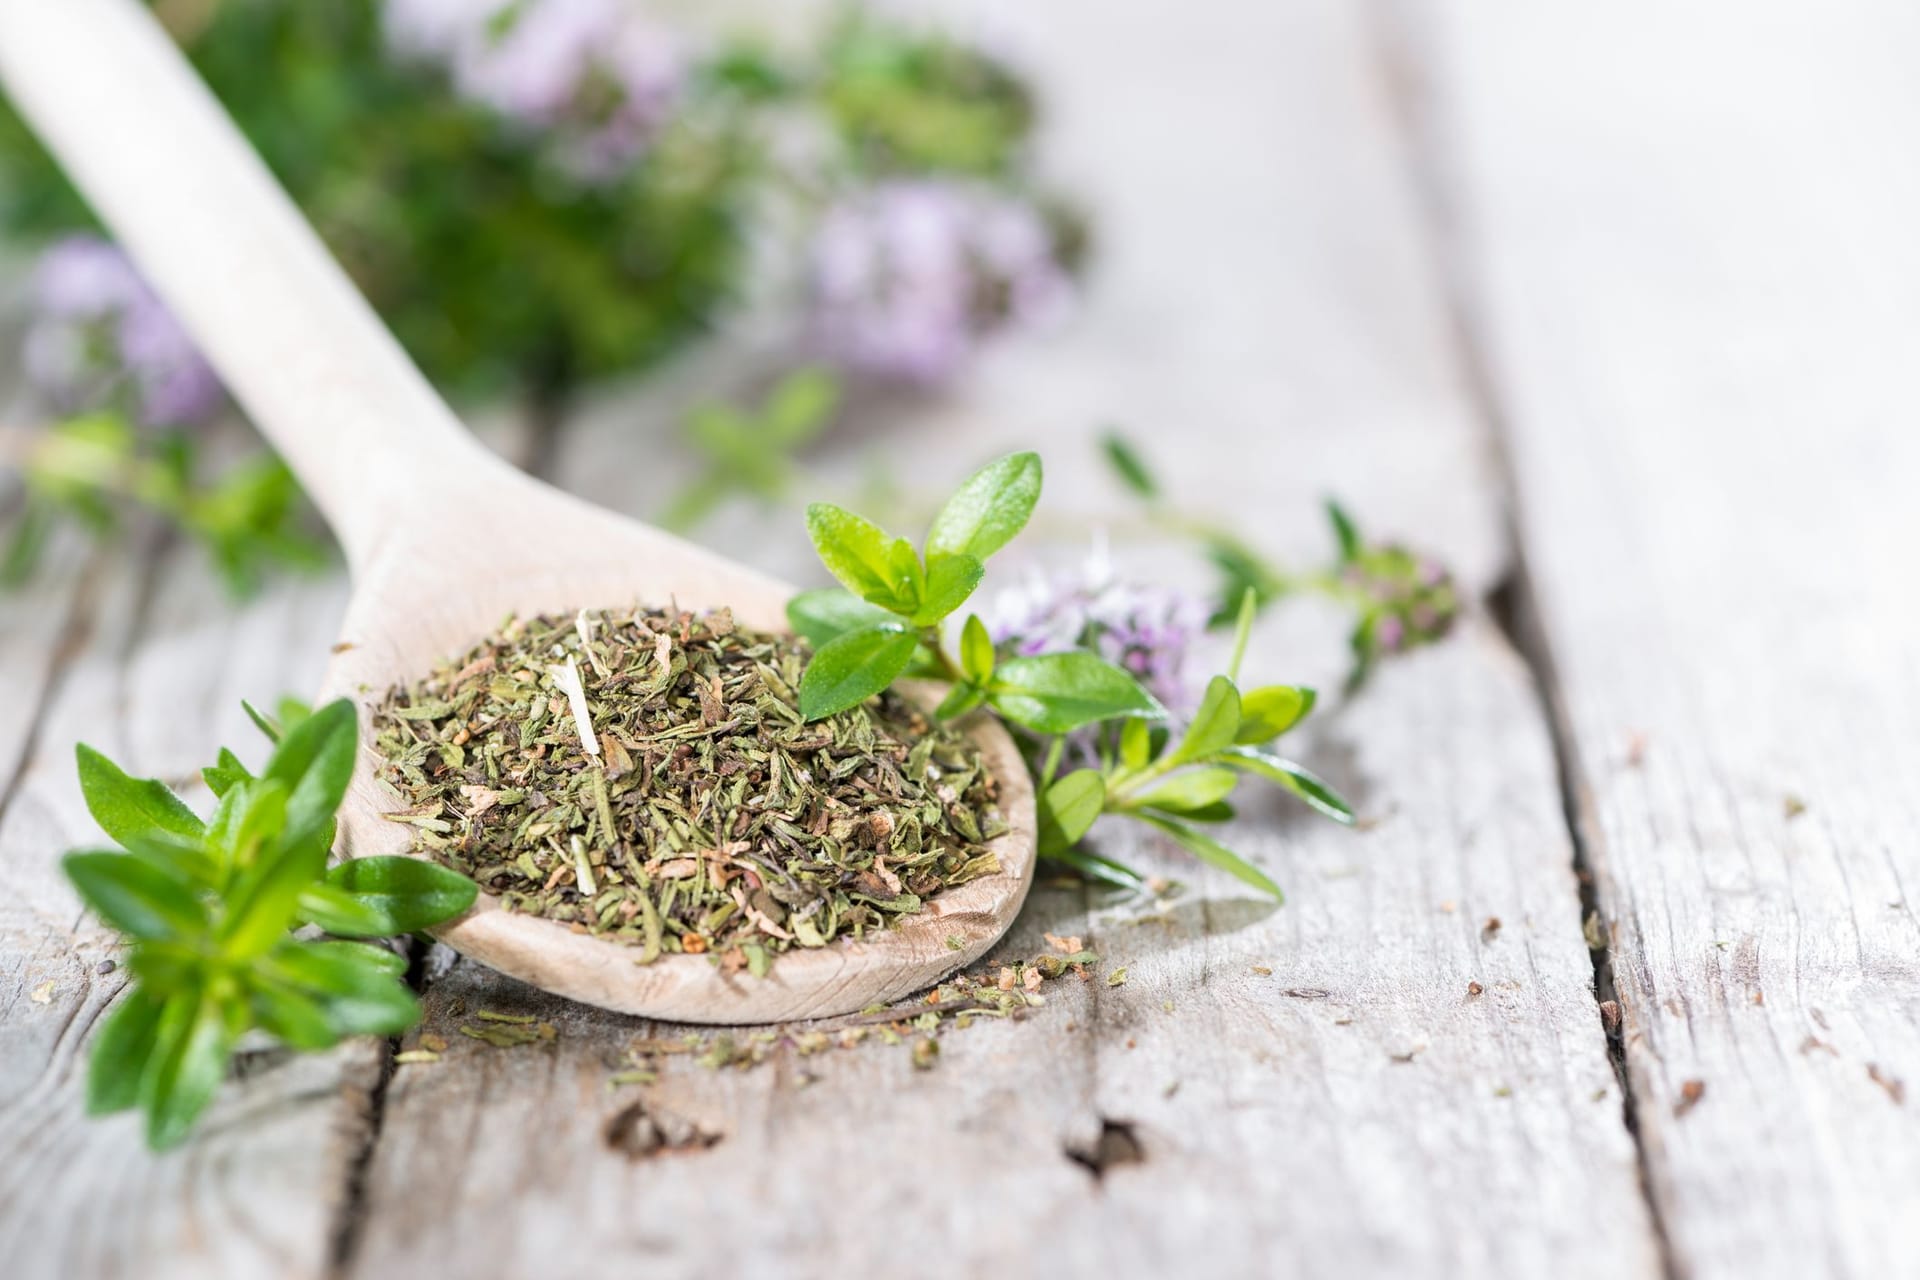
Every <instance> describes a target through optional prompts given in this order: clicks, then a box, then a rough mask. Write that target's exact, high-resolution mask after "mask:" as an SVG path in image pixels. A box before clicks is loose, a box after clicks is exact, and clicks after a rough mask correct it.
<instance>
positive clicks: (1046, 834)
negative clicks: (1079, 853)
mask: <svg viewBox="0 0 1920 1280" xmlns="http://www.w3.org/2000/svg"><path fill="white" fill-rule="evenodd" d="M1106 802H1107V782H1106V779H1105V778H1103V777H1102V776H1101V775H1100V771H1099V770H1098V769H1078V770H1075V771H1074V772H1072V773H1069V774H1068V775H1066V776H1065V777H1064V778H1060V779H1058V780H1057V781H1056V782H1054V784H1053V785H1052V786H1050V787H1048V788H1047V789H1046V790H1045V791H1043V792H1042V793H1041V794H1040V806H1039V815H1038V816H1039V826H1040V851H1041V852H1042V853H1053V852H1057V851H1059V850H1062V849H1070V848H1072V847H1073V846H1074V845H1076V844H1078V843H1080V838H1081V837H1082V836H1084V835H1086V834H1087V831H1088V830H1089V829H1090V828H1091V827H1092V826H1093V823H1094V820H1095V819H1096V818H1098V817H1099V816H1100V811H1101V809H1102V808H1103V807H1104V806H1105V805H1106Z"/></svg>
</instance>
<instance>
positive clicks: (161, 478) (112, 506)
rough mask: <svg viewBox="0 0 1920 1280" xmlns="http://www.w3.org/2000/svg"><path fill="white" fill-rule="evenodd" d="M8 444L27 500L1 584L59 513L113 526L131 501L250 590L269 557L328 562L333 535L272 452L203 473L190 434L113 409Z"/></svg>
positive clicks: (29, 561) (236, 588)
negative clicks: (153, 427) (145, 424)
mask: <svg viewBox="0 0 1920 1280" xmlns="http://www.w3.org/2000/svg"><path fill="white" fill-rule="evenodd" d="M4 444H5V448H4V450H0V466H4V467H9V468H14V469H17V470H18V472H19V475H20V479H21V487H22V489H23V490H24V494H25V501H24V503H23V505H22V509H21V512H20V516H19V519H18V520H17V521H16V522H15V523H14V526H13V529H12V531H11V533H10V535H9V536H8V538H7V542H6V547H5V550H4V551H0V585H5V586H14V585H18V584H20V583H22V582H24V581H26V580H27V579H28V578H29V577H30V576H31V575H32V573H33V571H34V568H35V566H36V565H37V564H38V562H39V558H40V554H41V551H42V549H43V548H44V546H45V544H46V540H47V538H48V536H49V535H50V534H51V533H52V531H53V528H54V526H55V525H56V524H57V523H58V522H59V521H60V520H62V519H72V520H77V521H78V522H79V523H81V524H83V525H85V526H86V527H87V528H89V529H92V530H94V531H95V532H97V533H106V532H109V531H111V530H112V529H113V528H114V526H115V525H116V523H117V522H118V519H119V516H120V514H121V512H122V510H123V509H125V508H127V507H135V508H140V509H143V510H146V511H150V512H152V513H154V514H156V515H158V516H160V517H161V518H163V519H166V520H169V521H171V522H173V523H174V524H176V525H177V526H178V527H179V528H180V529H182V530H183V531H184V532H185V533H186V534H187V535H188V536H189V537H190V538H192V539H193V540H194V541H195V542H197V543H199V544H200V545H201V546H202V547H203V548H204V549H205V550H206V553H207V555H208V556H209V557H210V558H211V559H212V560H213V563H214V565H215V567H216V568H217V569H218V570H219V571H220V575H221V577H222V578H223V579H224V580H225V581H226V584H227V587H228V589H229V590H231V591H232V592H233V594H235V595H236V596H244V595H247V594H249V593H250V592H252V591H253V590H254V589H255V588H256V587H258V585H259V583H260V580H261V577H262V575H263V574H264V573H265V572H266V571H267V570H268V569H269V568H271V567H274V566H285V567H294V568H312V567H316V566H319V565H322V564H325V563H326V562H327V558H328V551H327V546H326V543H324V542H322V541H321V540H320V539H319V538H317V537H316V536H315V535H314V534H312V533H310V532H309V531H308V530H307V528H306V526H305V515H304V511H305V504H304V503H303V502H302V501H301V496H300V487H299V484H298V483H297V482H296V481H295V480H294V478H293V474H292V473H291V472H290V471H288V470H287V468H286V464H284V463H282V462H281V461H280V460H279V459H278V458H276V457H273V456H272V455H270V454H257V455H255V456H253V457H251V458H248V459H246V460H244V461H241V462H238V463H235V464H233V465H232V466H230V467H228V468H227V469H226V470H225V471H223V472H221V473H220V474H219V475H217V476H214V477H213V478H211V479H207V478H203V476H202V474H201V473H202V472H203V471H204V469H205V468H204V467H203V466H202V465H201V459H200V457H199V453H200V451H199V449H198V448H197V447H196V442H195V441H194V440H193V439H192V438H190V437H189V436H187V435H186V434H185V433H183V432H163V431H140V430H136V429H135V428H134V427H133V426H132V424H130V423H129V422H128V421H127V420H126V419H125V418H124V417H121V416H120V415H118V414H115V413H94V414H87V415H84V416H81V417H76V418H70V419H68V420H66V421H64V422H60V423H58V424H56V425H54V426H53V427H52V428H50V429H49V430H47V431H46V432H44V433H42V434H39V435H34V436H23V437H18V438H16V437H13V436H8V437H6V439H5V442H4Z"/></svg>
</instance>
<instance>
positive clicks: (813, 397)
mask: <svg viewBox="0 0 1920 1280" xmlns="http://www.w3.org/2000/svg"><path fill="white" fill-rule="evenodd" d="M839 405H840V380H839V378H837V377H835V376H834V374H833V373H832V372H830V371H829V370H826V369H823V368H819V367H813V366H809V367H806V368H801V369H796V370H794V371H793V372H791V373H789V374H787V375H785V376H784V377H782V378H781V379H780V380H779V381H778V382H777V383H775V384H774V386H773V389H772V390H770V391H768V392H767V394H766V398H765V399H764V400H762V401H761V403H760V406H759V407H758V408H757V409H753V408H748V407H746V406H742V405H731V404H725V403H722V402H719V401H706V402H703V403H701V404H698V405H696V406H694V408H693V409H692V411H691V412H689V413H688V414H687V419H686V423H685V432H684V434H685V438H686V441H687V443H688V444H689V445H691V446H692V447H693V448H694V449H695V450H697V451H698V452H699V453H700V454H701V455H703V457H704V458H705V459H706V465H705V466H704V467H703V468H702V470H701V471H700V473H699V475H697V476H695V477H694V479H693V480H692V481H691V482H689V483H688V484H687V485H686V486H685V487H684V488H682V489H681V490H680V491H679V492H678V493H676V494H675V495H674V497H673V500H672V502H671V503H670V504H669V505H668V507H667V509H666V510H665V512H663V513H662V515H661V517H660V523H661V525H662V526H664V527H665V528H668V529H672V530H674V531H675V532H676V533H685V532H687V531H688V530H690V529H692V528H694V527H695V526H696V525H698V524H700V523H701V522H702V521H703V520H705V519H706V518H707V517H708V516H709V515H711V514H712V513H713V510H714V508H716V507H718V506H719V505H720V504H721V503H722V502H724V501H725V500H726V499H727V498H729V497H730V496H733V495H735V494H739V495H741V496H744V497H747V498H751V499H754V500H757V501H759V502H762V503H767V504H772V503H775V502H778V501H779V500H780V499H781V498H783V497H785V496H786V494H787V490H788V488H789V486H790V485H791V484H792V482H793V478H794V474H795V472H796V471H797V470H798V467H797V464H796V463H795V461H794V455H795V454H796V453H797V452H798V451H799V450H800V449H802V448H804V447H805V446H806V445H808V444H810V443H812V442H813V440H815V439H816V438H817V437H818V436H819V435H820V433H821V432H822V431H824V430H826V428H827V426H828V424H830V423H831V422H832V421H833V414H834V410H836V409H837V408H838V407H839Z"/></svg>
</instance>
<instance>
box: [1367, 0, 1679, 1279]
mask: <svg viewBox="0 0 1920 1280" xmlns="http://www.w3.org/2000/svg"><path fill="white" fill-rule="evenodd" d="M1418 3H1419V0H1370V3H1369V6H1368V8H1369V11H1370V14H1371V17H1372V26H1373V30H1374V38H1375V43H1376V46H1377V50H1378V55H1379V59H1380V74H1381V78H1382V81H1383V83H1384V84H1385V86H1386V94H1385V96H1386V98H1387V101H1388V103H1389V105H1390V106H1391V108H1392V110H1393V112H1394V115H1395V118H1396V121H1397V123H1398V126H1399V128H1398V130H1397V134H1398V138H1399V141H1400V144H1401V148H1402V155H1403V157H1404V160H1405V165H1406V169H1407V172H1408V178H1409V185H1410V186H1411V188H1412V189H1413V191H1414V193H1415V195H1416V197H1417V198H1418V201H1419V205H1420V211H1421V214H1422V224H1423V229H1424V230H1425V232H1426V234H1427V241H1428V246H1429V257H1430V258H1431V260H1432V261H1433V262H1434V263H1435V264H1436V267H1437V269H1438V272H1439V278H1440V294H1441V300H1442V304H1443V306H1444V309H1445V327H1446V333H1447V339H1448V341H1449V343H1450V344H1451V346H1452V347H1453V350H1454V353H1455V359H1456V362H1457V363H1458V365H1459V369H1460V375H1461V380H1462V385H1463V387H1464V389H1465V393H1466V396H1467V399H1468V401H1469V403H1470V404H1471V405H1472V407H1473V410H1474V412H1475V413H1476V414H1477V415H1478V417H1479V419H1480V421H1481V422H1482V424H1483V425H1484V427H1485V432H1486V438H1487V440H1488V442H1489V444H1490V447H1491V450H1492V453H1493V456H1494V459H1495V463H1496V466H1497V468H1498V472H1499V477H1500V483H1501V488H1502V490H1503V493H1504V496H1505V499H1506V507H1505V511H1504V513H1503V518H1502V521H1501V523H1502V528H1503V530H1504V532H1505V535H1506V539H1507V545H1508V556H1509V563H1508V568H1507V574H1506V577H1505V578H1503V579H1502V580H1501V581H1500V582H1499V583H1497V584H1495V585H1494V587H1493V589H1492V590H1491V591H1489V592H1488V593H1487V596H1486V605H1487V608H1488V613H1489V615H1490V616H1491V617H1492V619H1493V620H1494V621H1495V623H1496V624H1497V625H1498V626H1499V627H1500V630H1501V633H1502V634H1503V635H1504V636H1505V638H1506V640H1507V643H1508V644H1509V645H1510V646H1511V647H1512V649H1513V651H1514V653H1515V654H1516V655H1518V656H1519V658H1520V659H1521V661H1523V662H1524V663H1525V664H1526V666H1527V670H1528V673H1529V675H1530V676H1531V679H1532V684H1533V688H1534V692H1535V694H1536V695H1537V699H1538V705H1539V710H1540V716H1541V718H1542V720H1543V721H1545V723H1546V725H1547V729H1548V733H1549V735H1550V737H1551V740H1552V744H1553V756H1554V776H1555V781H1556V782H1557V784H1558V787H1559V791H1560V807H1561V815H1562V819H1563V821H1564V822H1565V825H1566V834H1567V840H1568V844H1569V847H1570V848H1571V849H1572V852H1573V862H1572V866H1573V875H1574V883H1575V888H1576V891H1577V897H1576V901H1575V902H1574V903H1573V904H1572V907H1573V909H1574V911H1575V913H1576V914H1575V916H1574V919H1575V924H1576V927H1577V928H1579V929H1580V930H1581V933H1582V940H1583V941H1585V942H1587V944H1588V946H1589V949H1590V951H1591V953H1592V957H1593V995H1594V1000H1595V1002H1596V1004H1597V1006H1598V1009H1599V1012H1600V1019H1601V1030H1602V1032H1603V1033H1604V1034H1605V1036H1606V1044H1607V1060H1608V1061H1609V1062H1610V1063H1611V1064H1612V1066H1613V1074H1614V1079H1615V1081H1616V1082H1617V1084H1618V1087H1619V1089H1620V1121H1621V1124H1622V1125H1623V1126H1624V1127H1625V1128H1626V1131H1627V1133H1628V1134H1629V1136H1631V1138H1632V1139H1633V1147H1634V1157H1635V1167H1636V1170H1637V1174H1638V1181H1639V1187H1640V1196H1641V1199H1642V1200H1643V1201H1644V1202H1645V1205H1646V1210H1647V1220H1648V1223H1649V1225H1650V1227H1651V1228H1652V1231H1653V1234H1654V1239H1655V1241H1656V1244H1657V1247H1658V1251H1659V1262H1660V1269H1661V1271H1662V1273H1663V1274H1664V1275H1665V1276H1666V1277H1668V1280H1678V1277H1680V1276H1681V1275H1682V1269H1681V1267H1680V1264H1679V1260H1678V1258H1677V1257H1676V1256H1675V1253H1674V1248H1673V1241H1672V1238H1671V1236H1670V1234H1669V1232H1668V1229H1667V1222H1666V1215H1665V1211H1664V1208H1663V1206H1662V1205H1661V1203H1660V1198H1659V1197H1658V1196H1657V1195H1656V1194H1655V1193H1654V1188H1653V1170H1652V1165H1651V1161H1650V1157H1649V1154H1648V1151H1647V1141H1646V1136H1645V1135H1644V1134H1643V1133H1642V1131H1641V1123H1640V1099H1639V1096H1638V1095H1637V1093H1636V1091H1635V1089H1634V1086H1633V1076H1632V1072H1631V1071H1630V1070H1629V1069H1628V1067H1627V1058H1626V1048H1625V1045H1624V1043H1623V1040H1622V1032H1621V1014H1620V1002H1619V1000H1618V999H1617V991H1616V988H1615V983H1614V975H1613V941H1612V937H1611V935H1610V934H1609V932H1608V931H1607V930H1606V929H1605V927H1604V925H1601V927H1600V929H1599V934H1600V945H1599V946H1597V947H1595V946H1593V945H1592V944H1593V939H1592V937H1591V935H1590V934H1589V932H1588V929H1589V922H1600V921H1602V920H1603V918H1604V917H1603V916H1602V914H1601V903H1600V896H1599V892H1598V887H1597V885H1596V883H1595V874H1596V873H1595V869H1594V863H1593V848H1592V833H1593V831H1594V830H1595V828H1594V827H1593V825H1592V823H1593V816H1592V814H1591V812H1590V810H1589V806H1588V805H1587V804H1586V802H1585V801H1584V800H1583V798H1582V795H1581V788H1580V783H1579V777H1580V767H1579V763H1578V760H1577V758H1576V756H1575V751H1576V747H1575V745H1574V739H1573V736H1572V733H1571V729H1570V727H1569V725H1568V722H1567V717H1566V708H1565V703H1564V699H1563V696H1562V694H1561V690H1560V684H1559V676H1558V673H1557V671H1556V669H1555V666H1554V662H1553V653H1552V650H1551V647H1550V645H1549V644H1548V641H1547V633H1546V629H1545V625H1544V622H1543V620H1542V619H1541V617H1540V614H1539V611H1538V596H1537V594H1536V592H1535V589H1534V584H1533V578H1532V574H1533V569H1532V566H1531V563H1530V561H1529V558H1528V556H1527V549H1526V540H1525V536H1524V532H1523V529H1524V524H1523V521H1522V520H1521V519H1520V510H1521V508H1522V506H1523V504H1524V503H1525V497H1524V495H1523V494H1522V492H1521V489H1520V483H1519V474H1518V471H1517V469H1516V468H1515V466H1514V460H1513V451H1512V448H1511V442H1510V441H1509V439H1508V435H1507V433H1508V430H1509V425H1508V423H1507V421H1506V415H1505V414H1504V413H1503V412H1502V411H1501V406H1500V402H1499V396H1498V393H1497V392H1496V391H1495V389H1494V382H1493V377H1492V373H1491V369H1490V366H1489V363H1488V360H1487V354H1486V350H1485V347H1484V343H1483V339H1482V336H1481V334H1480V333H1479V331H1478V329H1477V326H1476V324H1475V313H1474V309H1473V306H1472V305H1471V301H1470V299H1471V284H1470V281H1471V276H1472V271H1471V265H1470V263H1469V262H1468V260H1467V258H1466V250H1465V244H1464V240H1463V235H1462V230H1461V227H1460V224H1459V211H1458V210H1457V209H1456V208H1455V206H1454V201H1453V200H1452V198H1451V191H1450V187H1449V182H1448V175H1447V173H1446V171H1445V163H1444V156H1445V154H1446V153H1445V148H1444V146H1443V144H1442V141H1441V139H1440V137H1439V136H1438V134H1437V131H1438V130H1439V129H1440V128H1441V127H1442V118H1441V116H1440V113H1439V106H1438V101H1439V100H1438V94H1437V91H1436V88H1435V85H1434V78H1435V77H1436V76H1437V75H1438V74H1439V68H1438V66H1437V65H1436V63H1435V60H1434V54H1433V48H1432V43H1431V41H1432V33H1431V31H1430V30H1428V29H1427V28H1426V26H1425V24H1426V23H1427V22H1430V21H1433V20H1434V19H1433V17H1432V15H1431V14H1430V13H1428V12H1427V11H1426V10H1425V9H1424V8H1423V9H1422V10H1421V11H1420V12H1416V11H1415V6H1416V5H1417V4H1418Z"/></svg>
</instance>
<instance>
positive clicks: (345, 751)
mask: <svg viewBox="0 0 1920 1280" xmlns="http://www.w3.org/2000/svg"><path fill="white" fill-rule="evenodd" d="M359 737H360V727H359V724H358V722H357V720H356V719H355V715H354V709H353V703H351V702H350V701H348V700H347V699H345V698H340V699H337V700H336V701H333V702H330V703H328V704H327V705H326V706H324V707H322V708H320V709H319V710H318V711H316V712H314V713H313V714H312V715H311V716H309V717H308V718H307V719H305V720H302V721H301V722H300V723H299V724H297V725H294V726H293V727H292V728H290V729H288V730H287V732H286V734H285V735H284V736H282V737H281V739H280V745H279V746H278V747H276V748H274V752H273V758H272V759H270V760H268V761H267V767H266V768H265V769H264V770H262V771H261V777H263V778H273V779H276V780H278V781H280V782H283V783H285V784H286V785H287V787H288V789H289V791H290V792H291V794H290V795H288V797H287V818H286V826H285V828H284V829H283V830H282V833H281V838H282V839H283V840H284V841H286V843H288V844H290V845H291V844H299V843H301V842H302V841H305V840H309V839H312V838H313V837H315V836H320V835H323V834H324V833H327V832H329V831H330V830H331V829H332V823H333V814H334V811H335V810H336V809H338V808H339V807H340V801H341V800H342V799H343V798H344V797H345V796H346V794H347V784H348V783H349V782H350V781H352V779H353V766H354V763H355V760H354V758H355V755H356V754H357V753H358V751H359ZM327 842H328V843H331V839H330V838H329V839H328V841H327Z"/></svg>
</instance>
